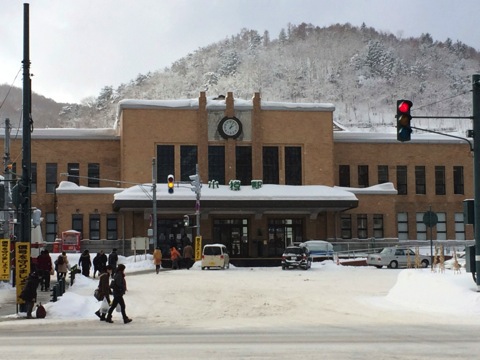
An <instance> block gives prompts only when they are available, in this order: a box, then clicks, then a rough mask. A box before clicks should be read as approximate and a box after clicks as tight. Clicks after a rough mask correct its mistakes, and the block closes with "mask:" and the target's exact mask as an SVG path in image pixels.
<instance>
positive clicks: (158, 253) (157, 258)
mask: <svg viewBox="0 0 480 360" xmlns="http://www.w3.org/2000/svg"><path fill="white" fill-rule="evenodd" d="M153 263H154V264H155V271H156V272H157V274H158V273H159V272H160V267H161V265H162V250H160V247H158V246H157V247H156V249H155V250H153Z"/></svg>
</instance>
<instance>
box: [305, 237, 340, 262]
mask: <svg viewBox="0 0 480 360" xmlns="http://www.w3.org/2000/svg"><path fill="white" fill-rule="evenodd" d="M299 246H305V247H306V248H307V249H308V251H309V252H310V255H311V256H312V257H322V258H323V257H324V258H330V259H333V245H332V244H331V243H329V242H328V241H323V240H308V241H305V242H304V243H301V244H300V245H299Z"/></svg>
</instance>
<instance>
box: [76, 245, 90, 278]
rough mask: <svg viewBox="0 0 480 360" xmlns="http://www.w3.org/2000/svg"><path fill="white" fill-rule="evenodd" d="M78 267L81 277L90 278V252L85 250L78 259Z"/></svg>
mask: <svg viewBox="0 0 480 360" xmlns="http://www.w3.org/2000/svg"><path fill="white" fill-rule="evenodd" d="M78 265H79V266H80V267H81V268H82V275H83V276H86V277H90V268H91V267H92V260H90V252H89V251H88V250H85V251H84V252H83V253H82V255H81V256H80V258H79V259H78Z"/></svg>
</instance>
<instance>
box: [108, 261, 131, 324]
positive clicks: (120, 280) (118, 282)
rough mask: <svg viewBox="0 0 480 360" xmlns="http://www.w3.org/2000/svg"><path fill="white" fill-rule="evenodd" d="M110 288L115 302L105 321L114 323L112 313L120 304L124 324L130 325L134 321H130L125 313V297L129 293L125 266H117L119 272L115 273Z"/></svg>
mask: <svg viewBox="0 0 480 360" xmlns="http://www.w3.org/2000/svg"><path fill="white" fill-rule="evenodd" d="M110 287H111V288H112V291H113V301H112V305H110V309H108V314H107V318H106V319H105V321H106V322H108V323H113V320H112V313H113V311H114V310H115V308H116V307H117V305H118V304H120V309H121V313H122V317H123V323H124V324H128V323H129V322H131V321H132V319H130V318H129V317H128V316H127V313H126V311H125V308H126V306H125V300H124V299H123V295H125V292H126V291H127V282H126V281H125V265H123V264H120V265H118V266H117V271H116V272H115V275H114V277H113V281H112V284H111V285H110Z"/></svg>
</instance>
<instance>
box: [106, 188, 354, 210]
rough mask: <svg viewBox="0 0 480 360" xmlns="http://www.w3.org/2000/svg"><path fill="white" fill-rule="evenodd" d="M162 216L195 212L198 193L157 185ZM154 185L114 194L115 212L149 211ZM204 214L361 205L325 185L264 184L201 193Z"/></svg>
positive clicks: (348, 196)
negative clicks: (170, 192)
mask: <svg viewBox="0 0 480 360" xmlns="http://www.w3.org/2000/svg"><path fill="white" fill-rule="evenodd" d="M156 197H157V209H158V212H159V213H176V212H179V213H192V212H193V211H194V209H195V206H196V196H195V193H194V192H192V191H191V186H190V185H189V184H178V185H176V186H175V189H174V193H173V194H169V193H168V189H167V184H157V194H156ZM152 198H153V197H152V184H142V185H135V186H133V187H131V188H128V189H125V190H124V191H122V192H119V193H117V194H115V195H114V201H113V208H114V210H115V211H131V210H140V209H143V210H145V209H150V208H151V207H152ZM200 202H201V213H202V216H205V215H207V216H208V214H209V213H211V214H215V213H218V214H226V213H228V214H235V213H241V214H245V213H254V214H259V215H261V214H310V215H312V214H318V213H319V212H323V211H342V210H347V209H352V208H355V207H357V206H358V199H357V197H356V196H355V194H353V193H351V192H349V191H346V190H342V189H338V188H332V187H329V186H323V185H304V186H293V185H263V186H261V187H260V188H257V189H254V188H253V187H251V186H241V187H240V190H232V189H231V188H230V187H229V186H227V185H219V186H218V188H217V187H216V188H209V187H208V186H206V185H204V186H203V187H202V190H201V201H200Z"/></svg>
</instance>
